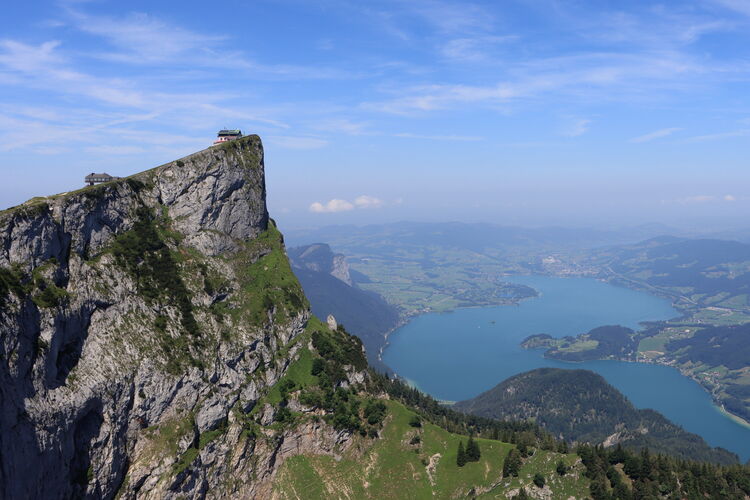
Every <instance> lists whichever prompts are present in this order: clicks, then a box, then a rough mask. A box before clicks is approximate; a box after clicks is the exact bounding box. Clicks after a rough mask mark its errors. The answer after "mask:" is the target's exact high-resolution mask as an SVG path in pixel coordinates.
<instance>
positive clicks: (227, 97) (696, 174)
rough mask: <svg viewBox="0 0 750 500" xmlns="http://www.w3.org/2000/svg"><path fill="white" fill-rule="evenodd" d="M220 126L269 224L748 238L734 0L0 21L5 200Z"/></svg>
mask: <svg viewBox="0 0 750 500" xmlns="http://www.w3.org/2000/svg"><path fill="white" fill-rule="evenodd" d="M225 126H226V127H232V128H234V127H238V128H241V129H242V130H243V131H245V132H250V133H258V134H260V135H261V137H262V138H263V140H264V144H265V146H266V171H267V178H268V189H269V204H270V209H271V212H272V215H273V216H274V217H275V218H276V219H277V220H279V221H280V222H281V223H282V228H283V227H285V226H286V227H301V226H306V225H325V224H338V223H366V222H387V221H392V220H430V221H440V220H467V221H488V222H496V223H500V224H526V225H540V224H562V225H588V224H596V225H607V224H629V223H642V222H666V223H670V224H681V225H688V224H693V225H695V224H700V223H705V224H712V225H714V224H717V221H724V222H725V223H727V224H733V223H737V224H745V225H746V226H747V225H750V224H747V223H746V222H745V219H746V217H747V215H748V214H750V192H749V190H748V187H749V186H750V0H696V1H692V2H687V1H686V2H678V1H670V2H665V3H663V4H657V3H653V2H640V1H628V2H614V1H588V2H584V1H575V0H569V1H564V2H562V1H560V2H558V1H553V0H527V1H513V0H505V1H499V0H498V1H487V2H473V3H472V2H463V1H456V2H451V1H432V0H408V1H392V0H381V1H377V2H342V1H336V0H331V1H329V0H318V1H315V2H307V1H295V0H275V1H262V0H260V1H254V2H247V1H236V0H225V1H224V2H222V3H221V7H216V6H215V4H209V3H208V2H195V1H193V2H189V1H180V2H176V1H175V2H171V1H160V2H153V1H151V2H141V1H128V2H111V1H44V0H41V1H34V2H25V3H22V2H6V5H4V6H3V16H2V17H1V18H0V174H1V175H2V182H1V183H0V205H2V206H4V207H5V206H10V205H14V204H17V203H20V202H22V201H24V200H26V199H28V198H30V197H32V196H36V195H39V194H51V193H56V192H62V191H67V190H70V189H72V188H77V187H79V186H80V185H81V180H82V178H83V176H84V175H85V174H86V173H88V172H91V171H107V172H109V173H111V174H114V175H127V174H131V173H135V172H137V171H140V170H143V169H146V168H150V167H152V166H155V165H158V164H161V163H163V162H166V161H170V160H172V159H174V158H176V157H179V156H182V155H185V154H189V153H191V152H193V151H196V150H199V149H202V148H204V147H206V146H207V145H208V144H210V142H211V141H212V139H213V136H214V135H215V133H216V130H217V129H219V128H222V127H225Z"/></svg>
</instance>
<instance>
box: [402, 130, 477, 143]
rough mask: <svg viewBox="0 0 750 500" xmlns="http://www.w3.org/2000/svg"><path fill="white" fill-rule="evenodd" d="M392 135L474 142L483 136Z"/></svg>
mask: <svg viewBox="0 0 750 500" xmlns="http://www.w3.org/2000/svg"><path fill="white" fill-rule="evenodd" d="M393 136H394V137H403V138H405V139H425V140H428V141H459V142H475V141H483V140H484V137H478V136H471V135H429V134H411V133H408V132H404V133H400V134H393Z"/></svg>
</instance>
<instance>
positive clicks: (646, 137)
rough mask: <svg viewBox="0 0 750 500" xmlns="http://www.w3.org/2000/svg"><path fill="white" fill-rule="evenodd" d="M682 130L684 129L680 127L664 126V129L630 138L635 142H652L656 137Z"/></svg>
mask: <svg viewBox="0 0 750 500" xmlns="http://www.w3.org/2000/svg"><path fill="white" fill-rule="evenodd" d="M680 130H682V129H681V128H679V127H672V128H663V129H660V130H656V131H654V132H651V133H649V134H644V135H640V136H638V137H633V138H632V139H630V142H634V143H642V142H650V141H653V140H655V139H661V138H663V137H668V136H670V135H672V134H674V133H675V132H679V131H680Z"/></svg>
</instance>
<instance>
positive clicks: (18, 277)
mask: <svg viewBox="0 0 750 500" xmlns="http://www.w3.org/2000/svg"><path fill="white" fill-rule="evenodd" d="M316 329H318V330H320V331H323V330H324V329H325V327H324V326H323V325H318V324H317V323H316V326H314V327H313V326H312V323H311V321H310V312H309V305H308V302H307V299H306V298H305V296H304V294H303V292H302V289H301V287H300V285H299V282H298V281H297V280H296V278H295V277H294V275H293V274H292V272H291V269H290V267H289V263H288V261H287V258H286V254H285V250H284V245H283V240H282V237H281V235H280V234H279V233H278V231H277V230H276V228H275V226H274V223H273V221H271V220H270V219H269V217H268V212H267V209H266V192H265V179H264V164H263V147H262V144H261V141H260V139H259V137H257V136H247V137H245V138H242V139H239V140H236V141H232V142H228V143H226V144H222V145H220V146H215V147H212V148H209V149H206V150H204V151H201V152H198V153H195V154H193V155H190V156H188V157H185V158H182V159H180V160H177V161H174V162H171V163H168V164H166V165H163V166H160V167H157V168H154V169H152V170H149V171H146V172H142V173H139V174H136V175H133V176H131V177H128V178H125V179H120V180H116V181H113V182H109V183H106V184H101V185H96V186H91V187H87V188H84V189H81V190H78V191H75V192H70V193H64V194H61V195H56V196H50V197H44V198H35V199H33V200H30V201H29V202H27V203H25V204H23V205H20V206H18V207H14V208H12V209H8V210H5V211H3V212H0V498H73V497H75V498H81V497H90V498H113V497H114V496H115V495H117V496H118V497H121V498H135V497H139V498H176V497H181V498H183V497H190V498H195V497H202V496H205V495H206V493H207V492H208V491H211V492H212V493H211V496H213V497H228V496H232V497H237V496H239V497H245V498H254V497H264V496H266V494H267V493H268V492H269V490H268V489H269V488H270V487H271V486H270V481H269V478H270V477H271V476H272V475H273V474H274V472H275V470H276V468H277V467H278V466H279V464H280V463H281V461H282V460H283V458H284V456H285V454H288V453H290V452H291V450H294V451H295V452H299V451H300V450H305V449H307V448H309V449H314V450H316V451H317V452H326V451H330V452H331V453H333V452H334V449H336V447H337V446H338V447H341V446H344V445H345V443H346V438H347V436H348V435H349V432H347V431H345V430H335V429H333V428H332V427H330V426H327V425H326V424H325V423H324V422H322V421H321V422H315V421H306V422H303V423H299V425H296V424H295V426H284V425H277V426H275V427H273V426H272V425H271V424H272V423H274V422H275V421H276V420H278V419H277V418H276V416H275V415H276V413H277V411H278V408H279V405H278V402H276V403H277V404H276V405H275V406H274V405H272V404H269V403H268V401H266V399H267V397H268V393H269V391H270V390H271V388H272V387H273V385H274V384H275V383H276V382H277V381H279V380H280V379H281V378H282V377H283V376H284V374H285V373H286V371H287V370H288V368H289V366H290V365H292V364H294V363H295V362H297V361H298V358H299V356H300V353H301V352H302V351H305V350H307V349H308V348H312V341H311V338H312V335H314V334H315V331H314V330H316ZM333 333H335V332H333ZM333 333H332V332H328V334H333ZM318 335H320V333H318ZM359 349H360V351H361V347H360V348H359ZM308 357H309V352H308ZM348 373H349V374H350V375H351V376H352V377H353V378H355V379H358V380H360V381H361V380H362V379H363V375H362V374H361V373H360V374H359V375H357V374H355V372H354V370H349V372H348ZM339 383H340V384H347V383H349V382H348V379H347V380H343V381H340V382H339ZM287 392H292V393H293V391H291V390H288V391H287ZM288 401H294V397H293V396H287V395H286V393H285V398H284V404H287V402H288ZM272 402H273V401H272ZM290 404H291V403H290ZM272 427H273V428H272Z"/></svg>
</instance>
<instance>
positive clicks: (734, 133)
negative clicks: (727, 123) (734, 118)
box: [685, 129, 750, 142]
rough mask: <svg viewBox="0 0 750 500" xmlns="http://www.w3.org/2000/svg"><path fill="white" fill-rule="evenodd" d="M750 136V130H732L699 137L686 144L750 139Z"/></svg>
mask: <svg viewBox="0 0 750 500" xmlns="http://www.w3.org/2000/svg"><path fill="white" fill-rule="evenodd" d="M748 136H750V129H741V130H730V131H728V132H719V133H716V134H705V135H697V136H695V137H690V138H688V139H686V140H685V141H686V142H706V141H718V140H723V139H734V138H737V137H748Z"/></svg>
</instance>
